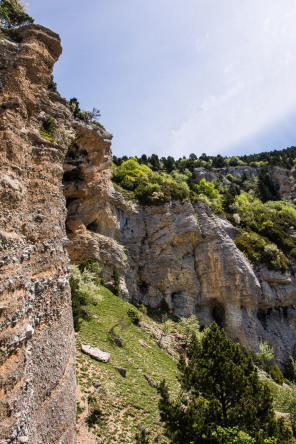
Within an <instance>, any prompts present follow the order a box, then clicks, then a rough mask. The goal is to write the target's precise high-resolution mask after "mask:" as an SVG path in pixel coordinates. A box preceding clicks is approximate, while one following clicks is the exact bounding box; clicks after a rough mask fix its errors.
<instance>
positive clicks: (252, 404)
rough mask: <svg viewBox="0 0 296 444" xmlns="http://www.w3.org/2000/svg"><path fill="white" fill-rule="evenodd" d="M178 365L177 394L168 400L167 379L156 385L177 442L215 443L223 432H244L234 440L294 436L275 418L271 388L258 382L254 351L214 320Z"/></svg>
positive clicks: (284, 439) (170, 434) (281, 440)
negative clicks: (242, 345) (235, 338)
mask: <svg viewBox="0 0 296 444" xmlns="http://www.w3.org/2000/svg"><path fill="white" fill-rule="evenodd" d="M179 370H180V376H179V382H180V384H181V389H180V395H179V397H178V398H177V400H175V401H171V400H170V398H169V392H168V388H167V386H166V384H165V382H162V384H160V386H159V388H158V391H159V393H160V395H161V397H160V402H159V408H160V413H161V419H162V421H163V422H164V423H165V428H166V432H167V435H168V437H169V438H170V439H171V441H172V442H173V443H180V444H181V443H184V444H187V443H188V444H195V443H196V444H203V443H217V442H221V440H220V438H221V437H223V432H224V437H225V438H227V437H228V438H230V437H231V435H233V437H235V436H236V437H237V439H238V438H239V433H240V434H241V433H242V432H243V433H244V436H242V435H241V437H242V438H244V441H243V440H241V441H233V442H253V443H258V444H259V443H262V444H263V443H266V444H267V443H272V442H277V443H285V444H287V443H288V442H294V441H290V440H291V439H293V438H292V436H291V433H290V431H289V429H288V428H286V427H285V426H284V424H283V423H282V422H280V421H276V418H275V414H274V411H273V407H272V397H271V394H270V391H269V389H268V387H267V386H266V385H265V384H262V383H261V382H260V380H259V377H258V373H257V370H256V368H255V367H254V365H253V362H252V358H251V356H250V354H249V353H248V352H247V350H246V349H241V348H240V347H239V345H236V344H233V343H232V342H231V341H230V340H229V339H228V338H227V337H226V335H225V333H224V332H223V330H221V329H220V328H219V327H218V326H217V325H216V324H215V323H213V324H212V325H211V327H210V328H209V329H208V330H207V331H206V333H205V334H204V335H203V337H202V339H201V340H200V338H198V337H197V336H196V335H192V339H191V342H190V346H189V347H188V350H187V359H185V358H184V357H183V356H181V359H180V363H179ZM227 435H229V436H227ZM247 438H248V440H247ZM222 442H228V443H229V442H231V440H230V439H229V440H225V441H222Z"/></svg>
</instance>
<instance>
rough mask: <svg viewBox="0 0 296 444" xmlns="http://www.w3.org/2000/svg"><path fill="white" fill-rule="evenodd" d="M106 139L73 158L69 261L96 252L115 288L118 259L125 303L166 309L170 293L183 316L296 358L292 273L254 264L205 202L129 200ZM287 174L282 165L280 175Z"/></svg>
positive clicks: (68, 178)
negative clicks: (118, 184)
mask: <svg viewBox="0 0 296 444" xmlns="http://www.w3.org/2000/svg"><path fill="white" fill-rule="evenodd" d="M98 137H99V138H100V139H101V140H100V141H98V140H97V141H93V142H94V145H92V146H91V145H89V146H88V147H86V144H84V143H81V146H80V147H76V151H75V153H74V152H73V151H72V152H71V153H72V154H71V156H67V158H66V165H65V171H66V174H65V176H64V186H65V192H66V197H67V201H68V210H69V211H68V219H67V228H68V237H69V239H70V244H69V247H68V248H69V254H70V257H71V259H72V260H73V261H75V260H77V259H79V258H87V257H92V258H94V259H97V260H98V261H99V262H100V264H101V265H102V266H103V277H104V279H105V281H106V283H107V285H112V274H113V268H114V266H116V267H117V269H118V270H119V273H120V277H121V296H122V297H124V298H126V299H127V300H132V301H135V302H142V303H144V304H146V305H150V306H152V307H158V306H159V305H160V303H161V301H162V300H163V299H164V300H165V301H166V302H167V304H168V305H169V307H170V309H171V310H172V311H173V312H174V313H175V314H176V315H178V316H189V315H191V314H194V315H196V317H197V318H198V319H199V321H200V324H201V325H209V324H210V323H211V322H212V321H213V320H216V321H217V322H218V323H219V324H220V325H222V326H223V327H224V328H225V330H226V332H227V334H228V335H229V336H230V337H231V338H232V339H233V340H234V341H235V342H240V343H241V344H244V345H246V346H247V347H249V348H250V349H251V350H253V351H258V349H259V344H260V342H262V341H268V343H269V344H270V345H272V346H273V347H274V349H275V353H276V360H277V362H279V363H280V364H283V363H285V362H287V361H288V359H289V355H294V356H295V353H296V339H295V333H296V310H295V308H296V281H295V278H294V274H293V273H292V272H290V271H289V272H286V273H283V274H282V273H280V272H275V271H270V270H268V269H267V268H266V267H264V266H262V267H259V268H258V267H257V268H256V269H255V268H254V267H252V265H251V264H250V263H249V261H248V260H247V259H246V257H245V256H244V255H243V254H242V253H241V252H240V251H239V250H238V249H237V247H236V245H235V243H234V239H235V236H236V235H237V234H239V230H238V229H237V228H235V227H233V226H232V225H231V224H230V222H229V221H228V220H227V219H226V218H224V217H220V216H217V215H214V214H213V213H212V212H211V210H210V209H209V208H208V207H206V206H205V205H204V204H203V203H197V204H191V203H184V204H182V203H180V202H172V203H169V204H165V205H160V206H150V207H149V206H146V207H144V206H141V205H139V204H137V203H134V202H131V201H125V200H124V198H123V197H122V195H121V194H120V193H118V192H116V191H115V190H114V188H113V187H112V184H111V182H110V175H108V171H109V168H110V162H109V163H108V155H109V146H108V145H107V144H106V143H107V142H106V140H104V138H105V137H106V135H104V134H103V133H102V134H101V135H99V134H98ZM108 141H109V139H108ZM82 151H83V152H82ZM91 157H92V159H93V160H92V161H90V158H91ZM94 157H96V160H94ZM100 159H102V160H103V163H100ZM98 164H100V165H101V166H100V169H104V168H106V169H107V170H106V171H105V176H104V179H102V175H101V174H100V176H99V177H98V175H97V173H96V170H97V168H98ZM91 165H93V166H94V168H92V166H91ZM78 166H79V168H78ZM278 170H280V169H278ZM67 171H72V175H71V174H68V173H67ZM232 173H233V174H235V171H232ZM245 173H246V172H245ZM247 173H248V171H247ZM249 173H250V172H249ZM250 174H251V173H250ZM283 174H284V173H283V172H282V171H277V175H275V176H274V180H278V181H279V180H281V176H282V175H283ZM287 174H288V173H287V172H286V173H285V174H284V176H285V184H283V185H282V189H284V190H285V193H286V194H288V193H292V191H293V186H294V183H293V181H291V186H290V188H289V190H288V188H287V183H286V182H287V181H286V176H287ZM78 175H79V182H77V179H78ZM96 175H97V177H96ZM90 177H91V180H90ZM89 181H90V182H89ZM77 183H79V186H78V190H77ZM89 183H90V184H91V186H89ZM280 185H281V183H277V186H278V188H279V189H280ZM79 189H80V190H83V193H82V192H81V191H79Z"/></svg>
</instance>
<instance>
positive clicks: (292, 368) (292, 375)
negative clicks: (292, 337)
mask: <svg viewBox="0 0 296 444" xmlns="http://www.w3.org/2000/svg"><path fill="white" fill-rule="evenodd" d="M285 377H286V378H288V379H289V381H292V382H295V381H296V359H293V358H292V356H290V363H289V365H288V366H287V367H286V369H285Z"/></svg>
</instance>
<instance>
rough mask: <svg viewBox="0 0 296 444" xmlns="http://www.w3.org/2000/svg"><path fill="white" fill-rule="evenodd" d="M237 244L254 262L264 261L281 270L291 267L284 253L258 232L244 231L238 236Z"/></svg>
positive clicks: (272, 268)
mask: <svg viewBox="0 0 296 444" xmlns="http://www.w3.org/2000/svg"><path fill="white" fill-rule="evenodd" d="M235 244H236V246H237V247H238V248H239V249H240V250H241V251H242V252H243V253H244V254H245V255H246V256H247V258H248V259H249V260H250V261H251V262H253V263H254V264H259V263H264V264H266V265H267V266H268V268H270V269H271V270H278V271H281V272H284V271H286V270H288V268H289V265H290V262H289V260H288V259H287V258H286V256H285V255H284V253H283V252H282V251H281V250H279V249H278V248H277V246H276V245H275V244H273V243H271V242H269V241H268V239H266V238H264V237H262V236H260V235H259V234H257V233H253V232H250V233H248V232H244V233H243V234H242V235H239V236H237V237H236V239H235Z"/></svg>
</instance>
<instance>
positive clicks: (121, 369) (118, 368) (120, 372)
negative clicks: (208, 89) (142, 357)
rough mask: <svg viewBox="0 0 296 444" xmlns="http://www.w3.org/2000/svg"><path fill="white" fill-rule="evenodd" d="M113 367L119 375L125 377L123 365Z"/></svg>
mask: <svg viewBox="0 0 296 444" xmlns="http://www.w3.org/2000/svg"><path fill="white" fill-rule="evenodd" d="M114 368H115V369H116V370H117V371H118V373H119V374H120V375H121V376H123V377H124V378H125V377H126V369H125V368H123V367H114Z"/></svg>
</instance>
